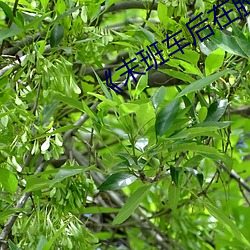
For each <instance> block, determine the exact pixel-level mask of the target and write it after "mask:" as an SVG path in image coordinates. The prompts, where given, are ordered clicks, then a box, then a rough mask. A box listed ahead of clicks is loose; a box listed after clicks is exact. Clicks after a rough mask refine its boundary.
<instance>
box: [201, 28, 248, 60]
mask: <svg viewBox="0 0 250 250" xmlns="http://www.w3.org/2000/svg"><path fill="white" fill-rule="evenodd" d="M203 32H204V33H205V34H206V35H208V31H206V30H203ZM214 33H215V35H213V36H210V37H209V40H210V41H212V42H213V43H214V44H216V45H217V46H218V47H219V48H221V49H223V50H225V51H227V52H229V53H231V54H234V55H238V56H241V57H246V54H245V53H244V51H243V50H242V49H241V47H240V46H239V44H238V42H237V39H236V37H234V36H229V35H226V34H225V33H224V32H222V31H221V30H214Z"/></svg>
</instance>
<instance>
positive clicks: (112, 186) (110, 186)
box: [98, 172, 136, 190]
mask: <svg viewBox="0 0 250 250" xmlns="http://www.w3.org/2000/svg"><path fill="white" fill-rule="evenodd" d="M135 180H136V177H135V176H134V175H132V174H128V173H124V172H120V173H115V174H112V175H111V176H109V177H108V178H107V179H106V180H105V181H104V182H103V183H102V184H101V185H100V186H99V187H98V189H99V190H117V189H121V188H123V187H126V186H128V185H130V184H131V183H133V182H134V181H135Z"/></svg>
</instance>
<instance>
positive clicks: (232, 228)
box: [200, 199, 250, 248]
mask: <svg viewBox="0 0 250 250" xmlns="http://www.w3.org/2000/svg"><path fill="white" fill-rule="evenodd" d="M200 200H201V199H200ZM201 201H202V200H201ZM202 202H203V204H204V205H205V207H206V209H207V210H208V212H209V213H210V214H211V215H212V216H213V217H215V218H216V219H217V220H218V221H219V222H221V223H222V224H223V226H224V227H225V228H226V229H227V230H228V231H229V232H230V233H232V235H233V236H235V237H236V238H237V239H238V240H239V241H241V242H242V243H243V244H244V245H245V246H247V247H248V248H250V242H249V241H248V240H247V239H246V238H245V236H244V235H243V234H242V233H241V232H240V230H239V229H238V227H237V226H236V225H235V224H234V222H233V221H232V220H230V219H229V218H228V217H227V216H226V215H225V214H224V213H223V212H222V211H221V210H219V209H218V208H216V207H215V206H213V205H212V204H210V203H208V202H205V201H202Z"/></svg>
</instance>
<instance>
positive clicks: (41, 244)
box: [36, 235, 48, 250]
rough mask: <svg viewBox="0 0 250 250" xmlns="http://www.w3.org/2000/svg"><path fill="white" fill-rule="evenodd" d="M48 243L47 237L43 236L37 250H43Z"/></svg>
mask: <svg viewBox="0 0 250 250" xmlns="http://www.w3.org/2000/svg"><path fill="white" fill-rule="evenodd" d="M47 242H48V241H47V239H46V237H45V236H44V235H41V236H40V239H39V241H38V244H37V247H36V250H43V247H44V246H45V245H46V243H47Z"/></svg>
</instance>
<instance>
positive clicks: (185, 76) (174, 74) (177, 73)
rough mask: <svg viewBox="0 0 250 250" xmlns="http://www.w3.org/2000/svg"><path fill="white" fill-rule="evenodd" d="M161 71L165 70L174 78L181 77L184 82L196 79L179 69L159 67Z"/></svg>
mask: <svg viewBox="0 0 250 250" xmlns="http://www.w3.org/2000/svg"><path fill="white" fill-rule="evenodd" d="M159 71H160V72H163V73H165V74H168V75H169V76H172V77H174V78H177V79H180V80H182V81H184V82H189V83H191V82H194V81H195V79H194V78H193V77H191V76H190V75H188V74H186V73H183V72H180V71H177V70H173V69H159Z"/></svg>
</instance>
